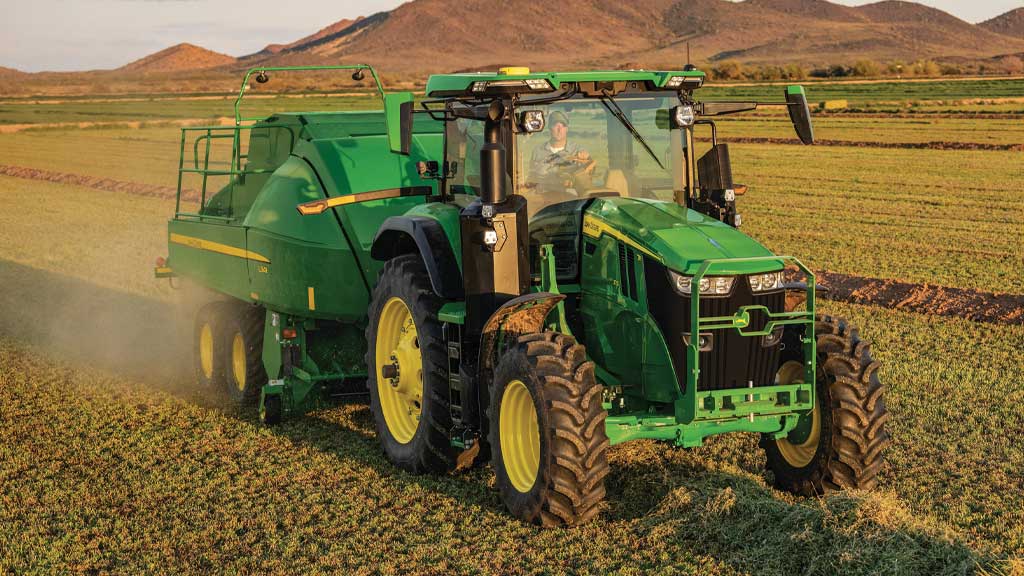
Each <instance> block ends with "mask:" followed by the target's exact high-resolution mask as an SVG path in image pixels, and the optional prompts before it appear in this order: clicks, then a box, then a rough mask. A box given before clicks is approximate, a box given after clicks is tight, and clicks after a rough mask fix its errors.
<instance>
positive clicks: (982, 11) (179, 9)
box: [0, 0, 1024, 72]
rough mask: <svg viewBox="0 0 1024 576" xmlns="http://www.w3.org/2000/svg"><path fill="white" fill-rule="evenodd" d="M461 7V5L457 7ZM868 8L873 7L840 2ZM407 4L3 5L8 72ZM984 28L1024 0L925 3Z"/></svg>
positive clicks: (136, 0) (265, 0) (213, 41)
mask: <svg viewBox="0 0 1024 576" xmlns="http://www.w3.org/2000/svg"><path fill="white" fill-rule="evenodd" d="M453 1H457V0H453ZM834 1H837V2H838V3H840V4H847V5H851V6H853V5H858V4H867V3H868V1H869V0H834ZM401 3H402V0H340V1H339V0H289V1H282V0H0V66H7V67H10V68H17V69H19V70H25V71H30V72H36V71H39V70H88V69H94V68H116V67H118V66H121V65H124V64H127V63H128V62H131V61H132V60H136V59H138V58H141V57H142V56H146V55H147V54H152V53H153V52H156V51H158V50H162V49H163V48H166V47H168V46H171V45H174V44H177V43H179V42H191V43H193V44H198V45H200V46H203V47H205V48H209V49H211V50H216V51H217V52H223V53H225V54H231V55H232V56H241V55H243V54H250V53H252V52H256V51H258V50H259V49H261V48H263V46H265V45H267V44H269V43H273V42H282V43H286V42H291V41H293V40H297V39H299V38H301V37H303V36H306V35H308V34H311V33H313V32H315V31H316V30H319V29H320V28H323V27H324V26H327V25H328V24H331V23H333V22H336V21H338V20H341V19H342V18H354V17H356V16H366V15H369V14H373V13H374V12H379V11H381V10H389V9H391V8H394V7H395V6H398V5H399V4H401ZM921 3H922V4H928V5H931V6H935V7H937V8H941V9H943V10H945V11H947V12H950V13H951V14H953V15H955V16H957V17H959V18H962V19H964V20H967V21H968V22H980V21H983V20H987V19H989V18H992V17H993V16H997V15H999V14H1002V13H1003V12H1006V11H1008V10H1012V9H1013V8H1018V7H1021V6H1024V3H1022V2H1021V0H968V1H964V0H922V1H921Z"/></svg>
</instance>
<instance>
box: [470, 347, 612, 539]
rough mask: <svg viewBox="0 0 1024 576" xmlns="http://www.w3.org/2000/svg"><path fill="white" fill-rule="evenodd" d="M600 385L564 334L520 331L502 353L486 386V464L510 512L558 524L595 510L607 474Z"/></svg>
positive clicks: (581, 350)
mask: <svg viewBox="0 0 1024 576" xmlns="http://www.w3.org/2000/svg"><path fill="white" fill-rule="evenodd" d="M602 390H603V389H602V387H601V386H600V385H599V384H598V383H597V381H596V380H595V379H594V364H593V363H592V362H589V361H588V360H587V358H586V352H585V350H584V348H583V346H582V345H580V344H577V343H576V340H575V339H573V338H572V337H571V336H567V335H564V334H558V333H555V332H543V333H536V334H527V335H525V336H522V337H520V338H519V341H518V342H517V344H516V345H515V346H514V347H512V348H511V349H510V350H509V351H507V352H506V353H505V354H504V355H503V356H502V357H501V359H500V361H499V362H498V365H497V367H496V368H495V370H494V380H493V383H492V388H491V391H490V410H489V413H488V417H489V421H490V447H491V463H492V466H493V467H494V473H495V477H496V479H497V485H498V489H499V491H500V492H501V499H502V501H503V502H504V503H505V507H506V508H508V510H509V512H511V513H512V515H514V516H516V517H517V518H519V519H521V520H524V521H526V522H533V523H537V524H541V525H543V526H561V525H577V524H583V523H585V522H587V521H589V520H592V519H593V518H594V517H595V516H597V514H598V513H599V512H600V510H601V502H602V501H603V500H604V497H605V487H604V478H605V476H606V475H607V474H608V461H607V457H606V451H607V448H608V436H607V434H606V432H605V419H606V418H607V416H608V413H607V412H606V411H605V409H604V407H603V406H602V404H601V402H602Z"/></svg>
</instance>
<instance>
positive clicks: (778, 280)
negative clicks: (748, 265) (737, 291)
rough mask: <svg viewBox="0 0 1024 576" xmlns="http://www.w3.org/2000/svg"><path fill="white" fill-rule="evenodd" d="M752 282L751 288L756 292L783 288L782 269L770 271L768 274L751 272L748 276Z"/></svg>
mask: <svg viewBox="0 0 1024 576" xmlns="http://www.w3.org/2000/svg"><path fill="white" fill-rule="evenodd" d="M747 280H748V281H749V282H750V289H751V290H752V291H754V292H768V291H769V290H778V289H779V288H782V270H779V271H778V272H768V273H767V274H751V275H750V276H747Z"/></svg>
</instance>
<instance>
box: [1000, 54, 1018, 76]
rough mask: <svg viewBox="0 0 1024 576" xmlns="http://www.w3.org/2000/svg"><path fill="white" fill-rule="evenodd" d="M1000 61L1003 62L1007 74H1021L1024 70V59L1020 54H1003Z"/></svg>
mask: <svg viewBox="0 0 1024 576" xmlns="http://www.w3.org/2000/svg"><path fill="white" fill-rule="evenodd" d="M999 63H1000V64H1002V66H1003V69H1004V70H1006V73H1007V74H1020V73H1021V72H1024V61H1022V60H1021V59H1020V56H1013V55H1010V56H1003V57H1002V58H1000V59H999Z"/></svg>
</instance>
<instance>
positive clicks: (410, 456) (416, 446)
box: [366, 254, 456, 474]
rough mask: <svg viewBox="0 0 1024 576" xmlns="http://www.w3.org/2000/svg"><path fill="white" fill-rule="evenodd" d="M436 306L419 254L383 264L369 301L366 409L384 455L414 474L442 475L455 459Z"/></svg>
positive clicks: (444, 348)
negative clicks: (367, 398) (368, 396)
mask: <svg viewBox="0 0 1024 576" xmlns="http://www.w3.org/2000/svg"><path fill="white" fill-rule="evenodd" d="M441 304H442V302H441V299H440V298H438V297H437V295H435V294H434V291H433V289H432V288H431V286H430V280H429V276H428V275H427V269H426V267H425V266H424V265H423V262H422V261H421V260H420V257H419V255H417V254H406V255H403V256H398V257H396V258H393V259H391V260H389V261H388V262H387V263H386V264H384V269H383V270H381V273H380V278H379V280H378V282H377V286H376V287H375V288H374V290H373V300H372V301H371V303H370V310H369V324H368V325H367V327H366V343H367V350H366V366H367V370H368V373H369V377H368V379H367V387H368V388H369V391H370V410H371V411H372V412H373V418H374V422H375V423H376V428H377V437H378V438H379V439H380V444H381V448H383V450H384V454H386V455H387V457H388V459H389V460H390V461H391V462H392V463H393V464H394V465H395V466H397V467H399V468H401V469H402V470H405V471H406V472H410V473H412V474H423V473H426V472H432V473H445V472H448V471H450V470H453V469H454V468H455V464H456V450H455V448H454V447H453V446H452V445H451V439H450V438H449V434H450V430H451V427H452V420H451V410H450V401H449V391H448V376H447V374H448V350H447V346H446V345H445V342H444V339H443V338H442V335H441V322H440V321H439V320H438V318H437V311H438V310H439V309H440V308H441ZM378 357H379V358H380V359H381V361H379V362H378ZM393 370H395V371H397V372H392V371H393ZM385 371H387V374H385Z"/></svg>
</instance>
